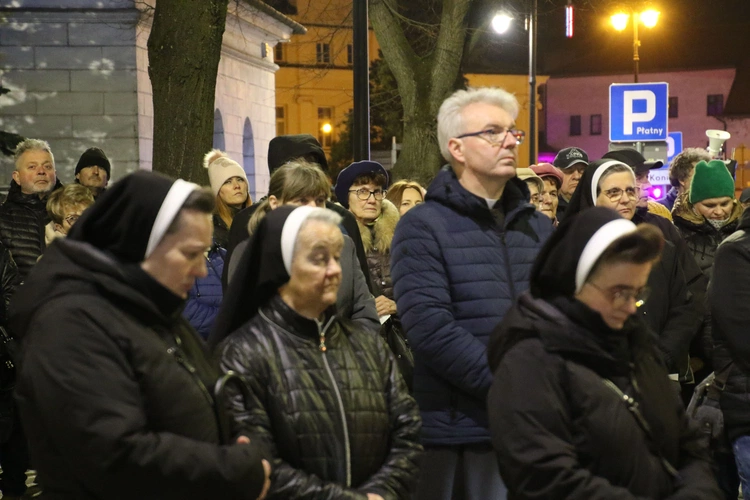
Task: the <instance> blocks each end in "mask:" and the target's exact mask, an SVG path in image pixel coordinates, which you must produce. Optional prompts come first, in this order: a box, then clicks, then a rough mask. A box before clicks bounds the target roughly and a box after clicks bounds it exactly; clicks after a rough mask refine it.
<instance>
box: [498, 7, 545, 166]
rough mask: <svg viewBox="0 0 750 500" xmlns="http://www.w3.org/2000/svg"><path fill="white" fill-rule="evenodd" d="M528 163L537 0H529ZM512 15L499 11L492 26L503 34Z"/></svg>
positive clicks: (532, 144)
mask: <svg viewBox="0 0 750 500" xmlns="http://www.w3.org/2000/svg"><path fill="white" fill-rule="evenodd" d="M529 3H530V6H529V17H528V29H529V163H530V164H532V165H533V164H535V163H536V38H537V36H536V33H537V12H538V11H537V0H529ZM512 21H513V17H512V16H510V15H509V14H507V13H504V12H501V13H498V14H496V15H495V17H493V18H492V28H493V29H494V30H495V32H496V33H499V34H503V33H505V32H506V31H508V29H509V28H510V25H511V23H512Z"/></svg>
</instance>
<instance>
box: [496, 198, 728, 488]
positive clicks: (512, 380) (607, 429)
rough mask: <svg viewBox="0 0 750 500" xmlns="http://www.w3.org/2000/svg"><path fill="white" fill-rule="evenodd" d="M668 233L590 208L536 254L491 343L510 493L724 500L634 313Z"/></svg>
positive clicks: (503, 468)
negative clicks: (526, 288)
mask: <svg viewBox="0 0 750 500" xmlns="http://www.w3.org/2000/svg"><path fill="white" fill-rule="evenodd" d="M664 244H665V243H664V239H663V237H662V235H661V232H660V231H659V230H658V229H657V228H656V227H654V226H652V225H650V224H642V225H639V226H636V225H635V224H634V223H633V222H632V221H629V220H625V219H623V218H621V217H620V216H619V215H618V214H617V213H616V212H614V211H612V210H607V209H604V208H592V209H589V210H586V211H583V212H581V213H580V214H577V215H574V216H572V217H569V216H567V215H566V218H565V220H564V221H563V222H562V224H561V225H560V227H559V228H558V229H557V231H556V232H555V233H554V234H553V235H552V237H551V238H550V239H549V240H548V241H547V243H546V244H545V246H544V248H543V249H542V251H541V252H540V254H539V255H538V257H537V259H536V262H535V264H534V267H533V269H532V272H531V290H530V292H527V293H524V294H523V295H521V297H520V299H519V301H518V302H517V303H516V305H515V306H514V307H513V308H512V309H511V310H510V311H509V313H508V314H507V315H506V316H505V319H504V320H503V322H502V323H501V324H500V325H499V326H498V328H497V329H496V330H495V332H494V333H493V335H492V337H491V339H490V344H489V360H490V367H491V368H492V370H493V373H494V381H493V384H492V387H491V389H490V392H489V396H488V409H489V416H490V418H489V421H490V430H491V432H492V440H493V445H494V447H495V451H496V453H497V456H498V462H499V466H500V473H501V475H502V477H503V480H504V482H505V484H506V485H507V487H508V491H509V498H514V499H517V500H523V499H532V498H533V499H537V498H545V499H552V500H556V499H561V500H562V499H573V498H581V499H583V498H585V499H605V498H606V499H615V498H617V499H634V498H651V499H667V498H686V499H687V498H700V499H717V500H718V499H719V498H722V496H721V494H720V492H719V490H718V488H717V486H716V482H715V480H714V478H713V474H712V472H711V468H710V461H709V458H708V456H707V452H706V450H705V449H703V448H702V445H701V438H700V433H699V432H698V431H697V429H695V428H694V427H691V424H690V421H689V420H688V418H687V416H686V415H685V412H684V411H683V409H682V407H681V405H680V404H679V402H678V400H677V399H676V398H675V397H674V393H673V390H672V388H671V386H670V383H669V381H668V379H667V376H666V375H667V372H666V370H665V369H664V366H663V364H662V362H661V359H660V353H659V351H658V350H657V349H656V348H655V346H654V342H653V339H652V336H651V334H650V332H649V330H648V328H647V327H646V326H645V325H644V324H643V322H642V320H641V318H640V317H639V315H638V314H636V312H637V311H638V305H639V304H640V303H641V302H642V301H643V300H644V299H645V298H646V296H647V290H648V284H647V283H648V280H649V277H650V274H651V272H652V268H653V266H654V265H655V264H654V263H655V262H657V261H658V259H659V256H660V253H661V250H662V247H663V246H664Z"/></svg>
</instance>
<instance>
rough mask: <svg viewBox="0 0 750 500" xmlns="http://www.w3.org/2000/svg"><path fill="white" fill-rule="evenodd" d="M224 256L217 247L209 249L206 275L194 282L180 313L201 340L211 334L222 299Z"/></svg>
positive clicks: (225, 252)
mask: <svg viewBox="0 0 750 500" xmlns="http://www.w3.org/2000/svg"><path fill="white" fill-rule="evenodd" d="M226 254H227V251H226V250H225V249H223V248H221V247H219V246H214V247H213V248H211V251H210V252H208V256H207V257H206V270H207V271H208V274H207V275H206V276H205V277H203V278H199V279H197V280H195V285H193V288H192V289H191V290H190V291H189V292H188V298H187V302H186V303H185V309H184V310H183V312H182V315H183V316H184V317H185V319H187V320H188V321H189V322H190V324H191V325H192V326H193V328H195V331H197V332H198V334H199V335H200V336H201V337H203V340H206V339H208V334H209V333H211V328H213V326H214V320H215V319H216V315H217V314H218V313H219V307H220V306H221V300H222V298H223V297H224V292H223V290H222V288H221V273H222V272H223V271H224V257H225V256H226Z"/></svg>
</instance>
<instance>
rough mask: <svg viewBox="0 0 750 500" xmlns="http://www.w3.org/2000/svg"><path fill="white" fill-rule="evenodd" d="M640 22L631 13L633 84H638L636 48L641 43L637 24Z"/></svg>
mask: <svg viewBox="0 0 750 500" xmlns="http://www.w3.org/2000/svg"><path fill="white" fill-rule="evenodd" d="M639 22H640V19H639V15H638V13H636V12H633V76H634V77H635V83H638V63H639V62H640V60H641V58H640V56H639V55H638V47H640V46H641V41H640V40H639V39H638V23H639Z"/></svg>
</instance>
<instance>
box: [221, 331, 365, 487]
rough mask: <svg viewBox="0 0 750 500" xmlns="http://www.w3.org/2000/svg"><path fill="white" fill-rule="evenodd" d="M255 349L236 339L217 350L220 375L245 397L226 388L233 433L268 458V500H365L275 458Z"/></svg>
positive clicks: (264, 374) (262, 364)
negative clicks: (230, 377)
mask: <svg viewBox="0 0 750 500" xmlns="http://www.w3.org/2000/svg"><path fill="white" fill-rule="evenodd" d="M259 349H260V348H259V347H258V346H255V347H254V348H252V349H251V348H250V347H249V346H248V345H247V344H246V342H243V341H242V340H241V339H239V338H238V337H236V336H234V337H230V338H229V339H228V340H227V341H226V343H225V344H224V345H223V346H220V349H219V351H218V352H219V355H220V360H219V363H220V366H221V371H222V372H224V373H227V372H228V371H230V370H231V371H233V372H235V373H237V374H239V375H241V376H242V377H243V378H244V379H245V383H246V386H247V389H248V391H247V394H242V392H241V391H239V390H238V389H237V387H236V385H231V386H227V387H226V394H227V401H228V404H229V405H230V407H229V408H228V411H229V412H230V413H231V415H232V421H233V425H234V427H233V431H234V433H235V434H236V435H241V434H244V435H248V436H249V437H250V439H251V440H256V439H257V440H260V441H261V443H262V445H263V446H264V448H265V449H266V450H267V452H268V453H269V454H270V456H271V457H272V463H271V489H270V490H269V492H268V497H269V498H295V499H300V500H315V499H319V498H331V499H333V498H335V499H340V500H366V499H367V494H365V493H361V492H359V491H356V490H353V489H349V488H346V487H344V486H342V485H340V484H337V483H333V482H327V481H323V480H322V479H320V478H319V477H317V476H315V475H314V474H309V473H307V472H305V471H303V470H300V469H297V468H295V467H293V466H292V465H291V464H289V463H288V462H286V461H284V460H282V459H281V458H280V457H279V453H278V450H277V448H276V445H275V443H274V439H273V431H272V428H271V421H270V419H269V417H268V413H267V412H266V409H265V406H264V404H263V402H264V401H266V400H267V399H268V382H269V376H268V370H269V367H268V364H267V363H266V361H265V359H266V356H264V355H262V354H261V353H260V352H259V351H258V350H259Z"/></svg>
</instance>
